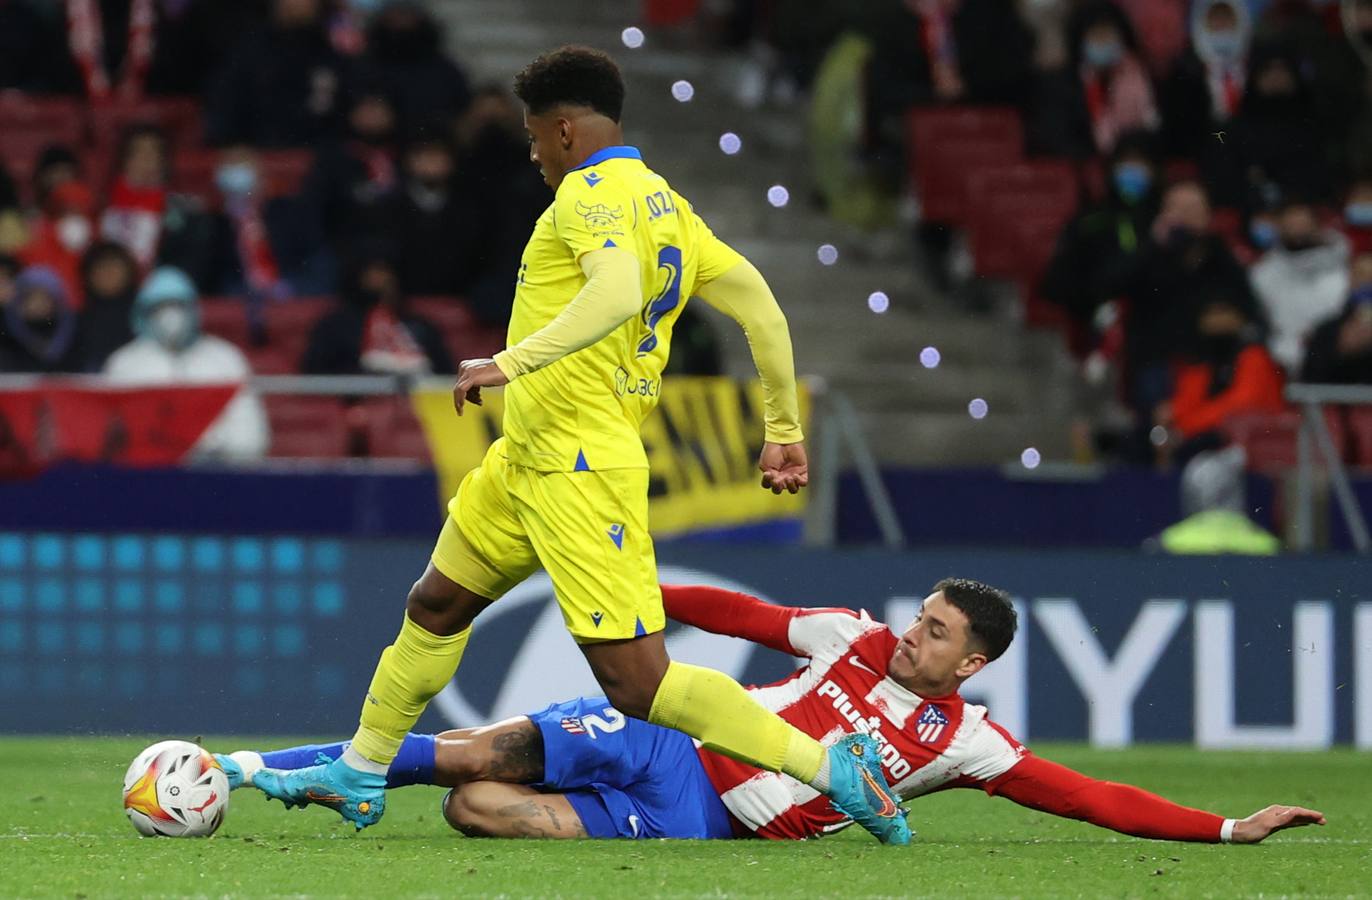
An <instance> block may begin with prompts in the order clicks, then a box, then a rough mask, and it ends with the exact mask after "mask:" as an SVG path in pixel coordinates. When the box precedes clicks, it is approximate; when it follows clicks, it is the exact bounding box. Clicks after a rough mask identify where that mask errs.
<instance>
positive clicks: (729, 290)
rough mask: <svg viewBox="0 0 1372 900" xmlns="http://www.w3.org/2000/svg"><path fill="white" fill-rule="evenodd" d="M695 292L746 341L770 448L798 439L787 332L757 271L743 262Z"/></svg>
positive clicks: (797, 406)
mask: <svg viewBox="0 0 1372 900" xmlns="http://www.w3.org/2000/svg"><path fill="white" fill-rule="evenodd" d="M696 293H697V295H698V296H699V297H700V298H701V299H702V300H704V301H705V302H706V303H708V304H710V305H711V306H713V307H714V308H715V309H717V310H719V311H720V312H722V313H724V314H725V315H726V316H728V317H729V318H731V319H733V320H734V321H735V322H737V323H738V324H739V327H740V328H742V329H743V334H744V336H745V337H747V338H748V347H749V349H750V350H751V351H752V354H753V365H755V366H756V367H757V374H758V378H759V379H760V380H761V381H762V395H763V400H764V404H765V406H766V410H765V423H766V439H767V440H768V441H770V442H772V443H775V444H794V443H796V442H797V441H801V440H804V437H805V436H804V434H803V433H802V432H801V428H800V401H799V399H798V398H797V396H796V370H795V359H794V356H793V354H792V352H791V331H790V329H789V328H788V327H787V325H786V315H785V314H784V313H782V311H781V307H780V306H779V305H777V300H776V297H774V296H772V289H771V288H769V287H768V286H767V281H766V279H764V278H763V277H762V273H761V272H759V271H758V270H757V268H756V267H755V266H754V265H753V264H752V263H750V262H748V261H747V260H746V259H745V260H743V261H742V262H740V263H738V264H737V265H735V266H734V267H733V268H731V269H729V270H728V271H727V272H725V273H724V274H723V275H721V276H719V277H718V278H715V279H714V280H712V281H710V282H707V283H706V284H704V285H702V286H701V287H700V288H699V289H698V290H697V291H696Z"/></svg>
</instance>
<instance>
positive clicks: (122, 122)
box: [89, 97, 204, 153]
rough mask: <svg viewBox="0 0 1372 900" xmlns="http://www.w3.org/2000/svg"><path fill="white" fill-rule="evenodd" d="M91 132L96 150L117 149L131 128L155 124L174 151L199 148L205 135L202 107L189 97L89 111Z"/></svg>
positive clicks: (148, 100) (151, 100)
mask: <svg viewBox="0 0 1372 900" xmlns="http://www.w3.org/2000/svg"><path fill="white" fill-rule="evenodd" d="M89 116H90V133H91V140H92V143H93V144H94V145H95V146H97V147H105V148H108V149H109V150H111V151H112V150H114V149H115V148H117V147H118V145H119V141H120V139H121V138H122V137H123V136H124V132H125V131H127V130H128V129H129V128H130V127H131V126H134V125H143V124H151V125H156V126H157V127H158V128H160V129H161V130H162V132H163V133H164V134H166V136H167V139H168V141H169V142H170V144H171V147H172V152H173V153H179V152H181V151H183V150H187V149H191V148H195V147H199V146H200V142H201V139H202V137H203V136H204V123H203V121H202V117H201V112H200V104H199V103H198V102H197V101H195V100H193V99H190V98H188V97H159V98H148V99H144V100H139V101H137V102H133V103H110V104H101V105H99V106H94V107H92V108H91V109H90V112H89Z"/></svg>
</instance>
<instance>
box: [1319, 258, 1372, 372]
mask: <svg viewBox="0 0 1372 900" xmlns="http://www.w3.org/2000/svg"><path fill="white" fill-rule="evenodd" d="M1349 282H1350V283H1351V285H1352V288H1351V290H1350V291H1349V293H1348V299H1347V301H1346V302H1345V303H1344V306H1343V309H1342V311H1341V312H1340V313H1339V315H1338V316H1336V317H1334V318H1332V319H1330V320H1329V321H1327V322H1324V323H1323V324H1321V325H1320V326H1319V327H1318V328H1316V329H1315V331H1314V332H1313V333H1312V334H1311V335H1310V341H1309V343H1308V344H1307V347H1306V351H1305V365H1304V366H1303V367H1302V369H1301V380H1302V381H1306V382H1310V383H1312V384H1369V385H1372V243H1368V244H1363V245H1362V246H1361V247H1359V249H1358V250H1357V252H1355V253H1354V254H1353V261H1352V263H1351V264H1350V266H1349Z"/></svg>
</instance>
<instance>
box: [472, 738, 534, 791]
mask: <svg viewBox="0 0 1372 900" xmlns="http://www.w3.org/2000/svg"><path fill="white" fill-rule="evenodd" d="M486 780H489V781H504V782H506V783H508V784H532V783H533V782H536V781H542V780H543V735H541V734H539V732H538V729H537V728H535V727H532V726H530V727H529V728H522V729H520V730H518V731H510V732H506V733H505V734H500V735H496V737H495V739H494V740H492V741H491V764H490V771H489V772H488V773H486Z"/></svg>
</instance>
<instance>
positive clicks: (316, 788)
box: [252, 759, 386, 831]
mask: <svg viewBox="0 0 1372 900" xmlns="http://www.w3.org/2000/svg"><path fill="white" fill-rule="evenodd" d="M252 783H253V785H254V786H255V787H257V788H258V789H259V790H261V791H262V793H264V794H266V795H267V797H269V798H275V799H277V800H280V801H281V802H282V803H284V804H285V805H286V808H287V809H291V808H292V807H296V806H308V805H309V804H311V803H315V804H318V805H320V806H327V807H328V808H329V809H331V810H333V811H334V812H336V813H338V814H339V815H340V816H342V817H343V818H344V819H347V820H348V821H349V822H352V823H353V825H354V826H356V828H357V830H358V831H361V830H362V829H363V828H366V827H367V826H368V825H375V824H376V823H377V822H379V821H381V816H382V814H383V813H385V811H386V776H385V775H375V774H372V773H371V772H362V771H359V770H357V769H354V768H353V767H352V766H349V765H348V764H347V763H345V762H343V761H342V760H341V759H340V760H335V761H334V762H331V763H325V764H321V765H316V766H310V767H308V768H305V769H289V770H285V769H258V770H257V771H256V772H254V773H253V777H252Z"/></svg>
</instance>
